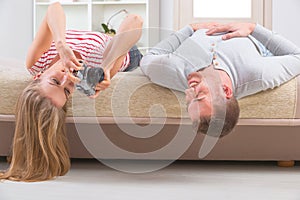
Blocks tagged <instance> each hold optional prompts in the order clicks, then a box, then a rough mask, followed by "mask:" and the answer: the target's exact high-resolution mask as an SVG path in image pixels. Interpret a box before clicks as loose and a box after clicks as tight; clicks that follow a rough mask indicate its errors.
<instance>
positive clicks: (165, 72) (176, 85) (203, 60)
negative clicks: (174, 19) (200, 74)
mask: <svg viewBox="0 0 300 200" xmlns="http://www.w3.org/2000/svg"><path fill="white" fill-rule="evenodd" d="M205 32H206V30H205V29H200V30H198V31H196V32H194V31H193V30H192V28H191V27H190V26H186V27H185V28H183V29H181V30H179V31H177V32H175V33H174V34H172V35H171V36H170V37H169V38H167V39H165V40H163V41H161V42H160V43H158V44H157V45H156V46H155V47H153V48H152V49H151V50H149V52H148V53H147V54H146V55H145V56H144V57H143V59H142V61H141V69H142V71H143V72H144V74H145V75H147V76H148V77H149V78H150V80H151V81H152V82H154V83H156V84H158V85H161V86H164V87H168V88H170V89H175V90H179V91H183V92H184V91H185V89H187V88H188V85H187V76H188V75H189V74H190V73H191V72H195V71H198V70H201V69H204V68H206V67H208V66H210V65H211V64H213V66H214V68H215V69H220V70H224V71H225V72H226V73H227V74H228V75H229V77H230V79H231V81H232V84H233V91H234V96H235V97H236V98H238V99H239V98H242V97H245V96H248V95H251V94H255V93H257V92H259V91H263V90H266V89H269V88H274V87H276V86H279V85H281V84H282V83H284V82H286V81H288V80H290V79H292V78H293V77H295V76H296V75H298V74H300V49H299V48H298V47H297V46H296V45H294V44H293V43H291V42H290V41H288V40H286V39H284V38H283V37H281V36H280V35H277V34H275V33H273V32H271V31H270V30H268V29H266V28H264V27H262V26H261V25H259V24H257V25H256V28H255V30H254V31H253V33H252V34H251V35H250V36H249V37H240V38H232V39H229V40H222V34H218V35H213V36H208V35H206V33H205ZM261 45H263V46H264V47H266V49H268V50H269V51H270V52H271V53H272V54H273V55H274V56H267V57H266V56H264V55H263V52H262V51H261V48H260V46H261Z"/></svg>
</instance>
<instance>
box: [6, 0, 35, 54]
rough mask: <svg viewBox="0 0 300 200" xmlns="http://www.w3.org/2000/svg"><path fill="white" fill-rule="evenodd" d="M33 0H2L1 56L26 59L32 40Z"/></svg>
mask: <svg viewBox="0 0 300 200" xmlns="http://www.w3.org/2000/svg"><path fill="white" fill-rule="evenodd" d="M32 5H33V4H32V0H0V27H1V28H0V58H1V57H4V58H8V59H18V60H24V59H25V56H26V52H27V49H28V47H29V45H30V43H31V40H32V29H33V28H32V24H33V23H32V21H33V18H32V17H33V14H32V13H33V8H32Z"/></svg>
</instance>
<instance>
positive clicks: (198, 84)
mask: <svg viewBox="0 0 300 200" xmlns="http://www.w3.org/2000/svg"><path fill="white" fill-rule="evenodd" d="M188 85H189V88H188V89H187V90H186V91H185V94H186V96H185V98H186V102H187V110H188V113H189V115H190V118H191V119H192V121H194V120H197V119H199V116H200V114H201V115H204V116H210V115H211V113H212V108H211V96H210V95H211V94H210V92H209V89H208V86H207V83H206V81H205V80H204V78H203V76H202V75H201V74H200V73H199V72H193V73H191V74H190V75H189V76H188Z"/></svg>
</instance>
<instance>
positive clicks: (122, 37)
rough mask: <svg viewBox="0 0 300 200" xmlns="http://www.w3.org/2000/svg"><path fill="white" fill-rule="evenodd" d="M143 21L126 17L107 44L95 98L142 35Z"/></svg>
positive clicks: (134, 17)
mask: <svg viewBox="0 0 300 200" xmlns="http://www.w3.org/2000/svg"><path fill="white" fill-rule="evenodd" d="M142 26H143V20H142V18H141V17H140V16H138V15H134V14H131V15H128V16H127V17H126V18H125V19H124V21H123V22H122V23H121V25H120V28H119V30H118V32H117V34H116V35H115V36H114V37H113V38H112V40H111V41H110V42H109V44H108V46H107V47H106V48H105V51H104V54H103V63H102V67H103V69H104V73H105V76H104V80H103V81H102V82H101V83H99V84H98V85H97V86H96V88H95V89H96V94H95V95H94V96H91V98H96V97H97V96H98V95H99V92H100V91H101V90H105V89H106V88H107V87H108V86H109V85H110V79H111V78H112V77H113V76H114V75H115V74H116V73H117V72H118V71H119V69H120V66H121V65H122V63H123V61H124V59H125V57H126V55H127V53H128V51H129V50H130V49H131V47H132V46H134V45H135V44H136V43H137V42H138V41H139V39H140V37H141V35H142Z"/></svg>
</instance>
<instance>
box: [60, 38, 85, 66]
mask: <svg viewBox="0 0 300 200" xmlns="http://www.w3.org/2000/svg"><path fill="white" fill-rule="evenodd" d="M56 49H57V51H58V54H59V57H60V60H61V61H62V64H63V65H64V67H65V68H67V69H68V70H69V71H70V72H73V71H74V70H80V69H81V64H80V63H79V61H78V59H77V58H76V56H75V54H74V52H73V50H72V49H71V48H70V47H69V46H68V45H65V44H62V43H58V44H57V45H56Z"/></svg>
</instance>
